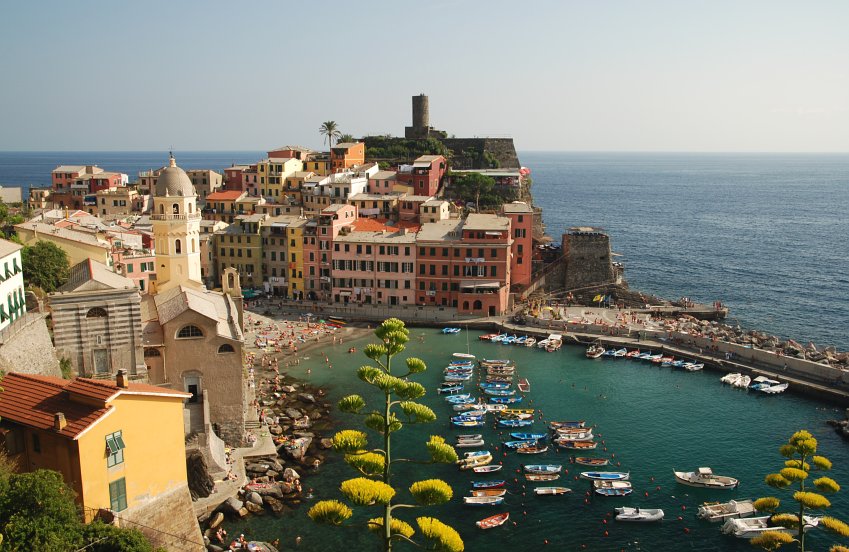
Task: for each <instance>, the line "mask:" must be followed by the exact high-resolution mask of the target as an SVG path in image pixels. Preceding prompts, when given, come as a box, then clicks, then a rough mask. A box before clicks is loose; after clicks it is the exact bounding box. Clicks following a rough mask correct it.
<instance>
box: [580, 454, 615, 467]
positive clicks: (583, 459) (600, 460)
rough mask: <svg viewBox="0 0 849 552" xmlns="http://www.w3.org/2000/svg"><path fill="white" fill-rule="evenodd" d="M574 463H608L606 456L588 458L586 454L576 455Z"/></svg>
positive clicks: (599, 464)
mask: <svg viewBox="0 0 849 552" xmlns="http://www.w3.org/2000/svg"><path fill="white" fill-rule="evenodd" d="M575 463H576V464H580V465H582V466H606V465H607V464H609V463H610V460H608V459H607V458H590V457H588V456H576V457H575Z"/></svg>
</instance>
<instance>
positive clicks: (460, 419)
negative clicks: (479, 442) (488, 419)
mask: <svg viewBox="0 0 849 552" xmlns="http://www.w3.org/2000/svg"><path fill="white" fill-rule="evenodd" d="M451 421H452V422H481V421H483V416H464V415H460V416H451Z"/></svg>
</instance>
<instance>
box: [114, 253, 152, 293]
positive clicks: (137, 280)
mask: <svg viewBox="0 0 849 552" xmlns="http://www.w3.org/2000/svg"><path fill="white" fill-rule="evenodd" d="M112 258H113V259H114V260H115V272H117V273H118V274H121V275H122V276H125V277H126V278H129V279H130V280H132V281H133V284H135V286H136V287H137V288H138V289H139V291H141V292H142V293H147V292H148V290H149V289H150V275H151V274H156V255H154V254H153V252H150V251H140V250H133V249H116V250H115V251H113V252H112Z"/></svg>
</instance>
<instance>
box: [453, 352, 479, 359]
mask: <svg viewBox="0 0 849 552" xmlns="http://www.w3.org/2000/svg"><path fill="white" fill-rule="evenodd" d="M451 356H453V357H454V358H463V359H467V360H473V359H474V358H475V355H473V354H471V353H454V354H453V355H451Z"/></svg>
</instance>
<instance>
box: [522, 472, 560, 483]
mask: <svg viewBox="0 0 849 552" xmlns="http://www.w3.org/2000/svg"><path fill="white" fill-rule="evenodd" d="M525 479H527V480H528V481H557V480H558V479H560V474H559V473H526V474H525Z"/></svg>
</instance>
